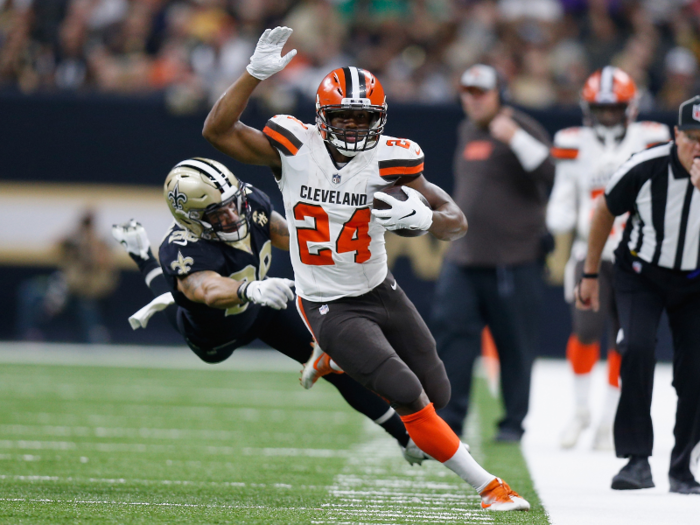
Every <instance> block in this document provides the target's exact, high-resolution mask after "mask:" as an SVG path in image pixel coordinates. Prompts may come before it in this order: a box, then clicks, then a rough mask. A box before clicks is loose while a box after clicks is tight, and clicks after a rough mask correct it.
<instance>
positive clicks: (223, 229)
mask: <svg viewBox="0 0 700 525" xmlns="http://www.w3.org/2000/svg"><path fill="white" fill-rule="evenodd" d="M249 217H250V205H249V204H248V199H247V197H246V196H245V186H244V187H242V188H240V189H238V191H236V193H235V194H234V195H232V196H231V197H229V198H228V199H226V200H225V201H222V202H221V203H220V204H211V205H209V206H207V207H206V208H205V209H204V210H203V212H202V218H201V219H200V223H201V224H202V226H204V227H205V228H204V231H203V232H202V237H204V238H205V239H209V240H221V241H224V242H237V241H241V240H243V239H245V238H246V237H247V236H248V231H249V227H248V218H249Z"/></svg>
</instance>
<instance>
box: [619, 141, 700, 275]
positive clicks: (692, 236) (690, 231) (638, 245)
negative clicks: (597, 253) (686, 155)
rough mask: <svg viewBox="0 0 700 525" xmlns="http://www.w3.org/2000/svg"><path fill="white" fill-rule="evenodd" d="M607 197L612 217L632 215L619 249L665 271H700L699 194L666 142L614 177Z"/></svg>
mask: <svg viewBox="0 0 700 525" xmlns="http://www.w3.org/2000/svg"><path fill="white" fill-rule="evenodd" d="M605 199H606V202H607V205H608V209H609V210H610V212H611V213H612V214H613V215H616V216H617V215H622V214H623V213H626V212H630V219H629V220H628V221H627V226H626V227H625V233H624V236H623V238H622V240H621V241H620V246H619V247H618V251H619V250H622V249H624V247H626V248H627V249H628V250H629V251H630V253H632V255H634V256H635V257H639V258H640V259H642V260H643V261H646V262H648V263H651V264H655V265H657V266H661V267H663V268H670V269H672V270H681V271H690V270H696V269H697V268H699V267H700V191H699V190H698V189H697V188H695V187H694V186H693V184H692V183H691V182H690V174H689V173H688V172H687V171H686V169H685V168H684V167H683V166H682V165H681V163H680V161H679V160H678V154H677V151H676V146H675V144H674V143H673V142H668V143H666V144H662V145H659V146H656V147H653V148H650V149H648V150H644V151H642V152H640V153H637V154H636V155H632V157H630V159H629V160H628V161H627V162H625V164H623V165H622V166H621V167H620V168H619V169H618V170H617V172H615V174H614V175H613V176H612V178H611V179H610V182H609V183H608V185H607V187H606V188H605Z"/></svg>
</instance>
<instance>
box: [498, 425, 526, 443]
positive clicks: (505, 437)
mask: <svg viewBox="0 0 700 525" xmlns="http://www.w3.org/2000/svg"><path fill="white" fill-rule="evenodd" d="M522 437H523V433H522V432H521V431H519V430H513V429H510V428H501V429H499V431H498V433H497V434H496V436H495V437H494V438H493V440H494V441H495V442H496V443H520V440H521V439H522Z"/></svg>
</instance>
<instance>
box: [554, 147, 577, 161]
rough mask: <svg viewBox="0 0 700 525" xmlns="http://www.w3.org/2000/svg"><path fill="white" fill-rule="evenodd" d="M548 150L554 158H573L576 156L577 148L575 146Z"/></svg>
mask: <svg viewBox="0 0 700 525" xmlns="http://www.w3.org/2000/svg"><path fill="white" fill-rule="evenodd" d="M549 152H550V153H551V154H552V157H554V158H555V159H563V160H574V159H575V158H577V157H578V149H575V148H552V149H551V150H550V151H549Z"/></svg>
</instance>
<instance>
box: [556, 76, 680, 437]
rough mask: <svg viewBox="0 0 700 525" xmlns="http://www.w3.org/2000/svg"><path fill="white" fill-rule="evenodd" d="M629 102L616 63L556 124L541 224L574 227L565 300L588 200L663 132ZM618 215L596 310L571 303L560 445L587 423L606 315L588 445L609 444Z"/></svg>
mask: <svg viewBox="0 0 700 525" xmlns="http://www.w3.org/2000/svg"><path fill="white" fill-rule="evenodd" d="M637 100H638V94H637V88H636V86H635V83H634V81H633V80H632V78H631V77H630V76H629V75H628V74H627V73H625V72H624V71H622V70H621V69H620V68H617V67H613V66H607V67H604V68H603V69H601V70H598V71H596V72H595V73H593V74H592V75H591V76H590V77H589V78H588V80H587V81H586V83H585V85H584V86H583V89H582V91H581V108H582V109H583V115H584V126H582V127H575V128H566V129H563V130H561V131H559V132H558V133H557V134H556V135H555V137H554V148H553V149H552V156H553V157H554V158H555V159H557V168H556V178H555V183H554V188H553V190H552V195H551V197H550V201H549V206H548V209H547V226H548V228H549V229H550V231H551V232H552V233H554V234H562V233H565V232H574V240H573V245H572V247H571V255H570V258H569V261H568V263H567V265H566V270H565V273H564V293H565V297H566V299H567V301H568V302H569V303H573V300H574V297H573V290H574V283H575V282H576V281H577V280H578V279H580V278H581V276H582V274H583V262H584V259H585V258H586V250H587V242H588V234H589V231H590V221H591V217H592V215H593V210H594V209H595V202H596V200H597V199H598V198H599V197H600V196H601V195H603V192H604V190H605V185H606V183H607V182H608V179H609V178H610V176H611V175H612V174H613V172H614V171H615V170H616V169H617V168H618V167H619V166H620V165H621V164H622V163H623V162H625V161H626V160H627V159H628V158H629V157H630V155H632V154H633V153H636V152H638V151H640V150H643V149H644V148H647V147H649V146H651V145H653V144H657V143H659V142H666V141H668V140H670V138H671V137H670V133H669V130H668V127H667V126H665V125H664V124H659V123H657V122H634V120H635V118H636V116H637ZM625 221H626V216H621V217H618V218H617V219H616V221H615V224H614V226H613V229H612V231H611V233H610V237H609V239H608V242H607V244H606V245H605V249H604V251H603V263H602V265H601V268H600V272H599V275H598V279H599V281H600V287H601V308H600V310H599V311H597V312H594V311H592V310H586V311H583V310H578V309H576V308H572V322H573V333H572V334H571V336H570V337H569V341H568V343H567V348H566V356H567V359H568V360H569V361H570V363H571V366H572V369H573V372H574V397H575V412H574V415H573V417H572V418H571V420H570V421H569V422H568V424H567V426H566V427H565V428H564V431H563V433H562V435H561V446H562V447H563V448H571V447H573V446H575V445H576V442H577V441H578V438H579V436H580V434H581V432H582V431H583V430H584V429H585V428H586V427H588V426H589V425H590V422H591V413H590V408H589V397H590V382H591V375H590V374H591V370H592V369H593V366H594V365H595V363H596V362H597V361H598V357H599V355H600V340H601V337H602V335H603V332H604V330H605V324H606V321H609V325H608V332H607V333H608V337H607V347H608V386H607V391H606V394H605V402H604V407H603V414H602V417H601V420H600V422H599V424H598V427H597V429H596V432H595V434H594V438H593V448H594V449H599V450H612V448H613V446H612V423H613V419H614V417H615V409H616V407H617V401H618V398H619V395H620V393H619V371H620V355H619V354H618V353H617V351H616V349H615V347H616V343H615V339H616V337H617V332H618V329H619V323H618V319H617V311H616V308H615V300H614V296H613V293H612V288H611V279H612V267H613V260H614V256H613V251H614V250H615V248H616V247H617V245H618V243H619V242H620V239H621V237H622V232H623V230H624V224H625Z"/></svg>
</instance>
